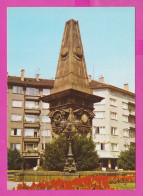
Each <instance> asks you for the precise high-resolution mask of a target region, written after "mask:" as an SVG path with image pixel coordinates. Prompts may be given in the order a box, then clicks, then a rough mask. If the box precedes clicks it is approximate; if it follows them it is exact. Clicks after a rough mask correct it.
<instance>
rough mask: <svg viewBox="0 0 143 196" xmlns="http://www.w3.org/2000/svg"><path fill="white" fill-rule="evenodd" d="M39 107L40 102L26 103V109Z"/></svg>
mask: <svg viewBox="0 0 143 196" xmlns="http://www.w3.org/2000/svg"><path fill="white" fill-rule="evenodd" d="M38 106H39V103H38V101H26V102H25V107H26V108H38Z"/></svg>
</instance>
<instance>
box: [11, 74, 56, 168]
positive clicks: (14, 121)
mask: <svg viewBox="0 0 143 196" xmlns="http://www.w3.org/2000/svg"><path fill="white" fill-rule="evenodd" d="M53 84H54V81H53V80H45V79H39V74H37V76H36V78H25V77H24V70H22V71H21V77H15V76H8V88H7V131H8V132H7V137H8V143H7V147H8V148H11V149H15V148H16V149H18V150H19V151H20V152H21V154H22V155H23V156H24V157H25V160H26V165H25V166H24V167H27V168H28V167H29V168H30V167H34V166H36V165H40V154H41V153H42V152H43V150H44V148H45V143H47V142H50V141H51V140H52V134H51V125H50V118H49V117H48V113H49V109H48V108H49V104H48V103H42V101H41V100H39V98H40V97H41V96H42V95H48V94H50V89H51V88H52V87H53Z"/></svg>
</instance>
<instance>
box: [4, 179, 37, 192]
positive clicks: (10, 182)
mask: <svg viewBox="0 0 143 196" xmlns="http://www.w3.org/2000/svg"><path fill="white" fill-rule="evenodd" d="M21 183H22V182H13V181H7V189H8V190H12V189H13V187H15V189H16V187H17V185H18V184H21ZM35 183H36V182H35ZM26 184H27V185H32V182H26Z"/></svg>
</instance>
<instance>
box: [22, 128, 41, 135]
mask: <svg viewBox="0 0 143 196" xmlns="http://www.w3.org/2000/svg"><path fill="white" fill-rule="evenodd" d="M24 137H38V129H31V128H27V129H24Z"/></svg>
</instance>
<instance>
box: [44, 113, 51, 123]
mask: <svg viewBox="0 0 143 196" xmlns="http://www.w3.org/2000/svg"><path fill="white" fill-rule="evenodd" d="M42 122H46V123H47V122H50V118H49V116H47V115H44V116H42Z"/></svg>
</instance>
